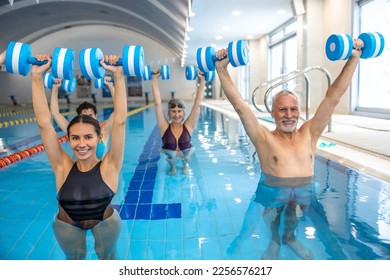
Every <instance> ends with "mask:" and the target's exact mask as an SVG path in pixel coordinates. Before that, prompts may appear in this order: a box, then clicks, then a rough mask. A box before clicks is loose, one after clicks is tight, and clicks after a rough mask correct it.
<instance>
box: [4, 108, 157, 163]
mask: <svg viewBox="0 0 390 280" xmlns="http://www.w3.org/2000/svg"><path fill="white" fill-rule="evenodd" d="M151 106H154V103H151V104H149V105H146V106H142V107H139V108H137V109H134V110H131V111H129V112H128V113H127V116H131V115H134V114H137V113H139V112H141V111H143V110H145V109H146V108H149V107H151ZM34 119H35V117H34ZM103 123H104V122H102V123H101V124H103ZM58 141H59V142H60V143H64V142H66V141H68V136H67V135H64V136H61V137H59V138H58ZM44 150H45V148H44V146H43V144H42V143H41V144H38V145H35V146H32V147H29V148H27V149H24V150H22V151H19V152H16V153H13V154H11V155H8V156H5V157H2V158H0V169H1V168H3V167H6V166H8V165H10V164H13V163H15V162H18V161H20V160H22V159H26V158H29V157H30V156H33V155H35V154H38V153H40V152H42V151H44Z"/></svg>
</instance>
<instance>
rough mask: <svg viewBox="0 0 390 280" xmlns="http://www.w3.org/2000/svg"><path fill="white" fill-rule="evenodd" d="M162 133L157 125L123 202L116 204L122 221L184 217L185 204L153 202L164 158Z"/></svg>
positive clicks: (147, 142) (139, 160)
mask: <svg viewBox="0 0 390 280" xmlns="http://www.w3.org/2000/svg"><path fill="white" fill-rule="evenodd" d="M160 148H161V136H160V131H159V129H158V126H157V125H156V126H155V128H154V129H153V131H152V133H151V134H150V136H149V138H148V140H147V141H146V143H145V145H144V148H143V151H142V153H141V155H140V157H139V159H138V165H137V167H136V168H135V172H134V175H133V177H132V178H131V180H130V184H129V188H128V191H127V193H126V196H125V199H124V204H123V205H113V207H114V208H116V209H117V210H118V211H119V214H120V216H121V218H122V220H131V219H143V220H159V219H172V218H181V203H169V204H168V203H164V204H153V203H152V200H153V191H154V185H155V182H156V176H157V171H158V170H157V169H158V168H157V162H158V161H159V159H160Z"/></svg>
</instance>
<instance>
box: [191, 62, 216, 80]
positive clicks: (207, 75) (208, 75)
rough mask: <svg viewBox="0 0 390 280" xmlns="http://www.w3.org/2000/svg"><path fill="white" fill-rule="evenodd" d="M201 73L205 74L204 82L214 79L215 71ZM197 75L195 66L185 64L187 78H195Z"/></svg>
mask: <svg viewBox="0 0 390 280" xmlns="http://www.w3.org/2000/svg"><path fill="white" fill-rule="evenodd" d="M203 75H204V76H205V81H206V82H211V81H213V80H214V77H215V71H209V72H204V73H203ZM197 77H198V73H197V71H196V67H195V66H186V79H187V80H196V78H197Z"/></svg>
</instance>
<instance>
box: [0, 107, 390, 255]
mask: <svg viewBox="0 0 390 280" xmlns="http://www.w3.org/2000/svg"><path fill="white" fill-rule="evenodd" d="M130 109H133V108H130ZM110 112H111V110H110V109H104V110H101V112H99V114H100V115H102V116H103V115H105V116H106V117H107V115H108V114H109V113H110ZM0 121H1V120H0ZM126 125H127V127H126V147H125V157H124V164H123V168H122V172H121V178H120V184H119V189H118V192H117V194H116V196H115V197H114V199H113V201H112V205H113V207H115V208H116V209H117V210H118V211H119V213H120V216H121V219H122V229H121V233H120V236H119V239H118V242H117V258H118V259H121V260H232V259H233V260H257V259H261V258H262V257H263V256H264V253H265V251H266V250H267V247H268V244H269V243H270V240H271V238H272V236H271V233H270V230H269V228H268V227H267V225H266V222H265V220H264V217H263V214H264V207H263V206H262V205H261V204H259V203H256V202H255V201H254V194H255V192H256V188H257V183H258V181H259V176H260V171H261V170H260V168H259V162H258V159H257V157H256V155H255V153H254V152H255V151H254V148H253V145H252V144H251V143H250V141H249V140H248V137H247V135H246V134H245V131H244V130H243V127H242V125H241V123H240V122H239V121H237V120H234V119H231V118H228V117H227V116H224V115H223V114H222V113H220V112H217V111H215V110H212V109H210V108H207V107H202V108H201V115H200V118H199V122H198V125H197V127H196V129H195V130H194V132H193V141H192V142H193V145H194V146H195V149H196V152H195V155H194V157H193V160H192V162H191V164H190V168H191V169H190V173H189V174H188V175H183V174H180V173H178V174H177V175H174V176H171V175H167V170H168V163H167V162H166V161H165V156H164V155H163V154H161V153H160V147H161V137H160V135H159V131H158V128H157V126H156V119H155V113H154V107H150V108H146V109H144V110H142V111H140V112H139V113H137V114H134V115H130V116H129V117H128V119H127V124H126ZM0 133H1V139H2V143H3V146H2V150H0V151H2V153H3V154H2V155H0V157H1V156H4V155H5V154H6V153H8V154H10V153H12V152H16V151H17V150H20V149H24V148H26V147H29V146H33V145H36V144H38V143H40V137H39V130H38V128H37V126H36V123H34V122H32V123H29V124H23V125H18V126H14V127H8V128H1V129H0ZM25 135H28V137H26V136H25ZM58 135H59V137H60V136H62V135H63V133H62V132H58ZM62 145H63V146H64V147H65V148H66V149H68V151H70V150H69V147H68V143H63V144H62ZM177 164H178V165H180V162H179V161H178V163H177ZM315 181H316V187H315V199H313V200H312V201H311V203H310V206H309V208H308V209H307V210H306V211H304V212H303V213H302V216H301V218H300V220H299V223H298V225H297V227H296V229H295V231H294V234H295V237H296V239H297V240H299V242H300V243H301V244H302V245H303V246H304V248H305V250H309V251H310V252H311V253H312V255H313V258H314V259H315V260H350V259H352V260H361V259H368V260H378V259H381V260H386V259H390V200H389V197H390V184H389V183H387V182H384V181H381V180H378V179H376V178H373V177H370V176H368V175H366V174H364V173H361V172H358V171H356V170H353V169H349V168H347V167H346V166H343V165H341V164H339V163H336V162H333V161H330V160H327V159H325V158H322V157H320V156H317V157H316V162H315ZM56 211H57V201H56V193H55V186H54V176H53V173H52V170H51V167H50V165H49V163H48V161H47V158H46V155H45V152H41V153H39V154H36V155H33V156H31V157H29V158H26V159H24V160H21V161H18V162H16V163H14V164H11V165H9V166H7V167H5V168H1V169H0V227H1V231H0V259H2V260H6V259H8V260H62V259H65V255H64V253H63V252H62V250H61V248H60V247H59V245H58V243H57V241H56V239H55V237H54V234H53V229H52V222H53V217H54V216H55V214H56ZM280 231H283V222H281V227H280ZM93 241H94V240H93V237H92V235H91V233H90V232H89V233H88V235H87V246H88V254H87V259H92V260H93V259H97V256H96V254H95V252H94V248H93V246H94V243H93ZM277 258H278V259H283V260H295V259H297V260H298V259H302V258H301V257H300V256H299V254H297V252H296V250H293V249H292V248H291V247H290V246H287V245H285V244H281V246H280V249H279V252H278V254H277Z"/></svg>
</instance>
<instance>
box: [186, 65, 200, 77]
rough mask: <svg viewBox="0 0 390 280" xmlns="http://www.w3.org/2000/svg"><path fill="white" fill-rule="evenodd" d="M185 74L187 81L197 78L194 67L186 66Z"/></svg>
mask: <svg viewBox="0 0 390 280" xmlns="http://www.w3.org/2000/svg"><path fill="white" fill-rule="evenodd" d="M185 74H186V79H187V80H195V79H196V77H197V76H198V74H197V72H196V67H195V66H186V73H185Z"/></svg>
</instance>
